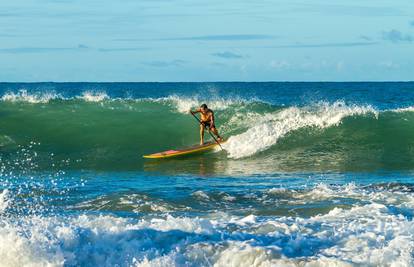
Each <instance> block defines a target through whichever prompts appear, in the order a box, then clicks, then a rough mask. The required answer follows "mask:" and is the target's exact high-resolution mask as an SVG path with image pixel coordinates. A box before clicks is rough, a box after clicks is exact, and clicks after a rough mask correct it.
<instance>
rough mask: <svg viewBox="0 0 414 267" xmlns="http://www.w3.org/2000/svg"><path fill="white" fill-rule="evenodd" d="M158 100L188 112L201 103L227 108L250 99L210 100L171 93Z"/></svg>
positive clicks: (219, 108)
mask: <svg viewBox="0 0 414 267" xmlns="http://www.w3.org/2000/svg"><path fill="white" fill-rule="evenodd" d="M155 101H157V102H171V103H172V104H173V106H174V108H175V109H176V110H177V111H178V112H180V113H188V111H189V110H190V109H195V108H198V107H200V105H201V104H203V103H206V104H207V105H208V107H209V108H211V109H213V110H225V109H227V108H229V107H231V106H235V105H243V104H244V103H248V102H250V101H252V100H250V101H246V100H243V99H241V98H229V99H224V98H215V97H213V98H208V101H207V100H206V99H204V98H201V97H197V96H194V97H182V96H177V95H171V96H168V97H163V98H159V99H155Z"/></svg>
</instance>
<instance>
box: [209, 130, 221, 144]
mask: <svg viewBox="0 0 414 267" xmlns="http://www.w3.org/2000/svg"><path fill="white" fill-rule="evenodd" d="M210 130H211V131H212V132H213V133H214V134H215V135H216V136H217V138H218V139H219V141H221V140H222V139H221V137H220V135H219V133H218V131H217V129H216V127H213V128H211V129H210Z"/></svg>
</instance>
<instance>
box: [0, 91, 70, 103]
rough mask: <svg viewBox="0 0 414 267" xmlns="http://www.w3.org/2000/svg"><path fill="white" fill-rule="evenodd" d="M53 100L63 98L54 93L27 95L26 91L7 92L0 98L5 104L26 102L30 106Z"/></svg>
mask: <svg viewBox="0 0 414 267" xmlns="http://www.w3.org/2000/svg"><path fill="white" fill-rule="evenodd" d="M55 99H63V97H62V96H61V95H59V94H57V93H55V92H42V93H29V92H28V91H27V90H19V91H18V92H7V93H5V94H4V95H3V96H2V97H1V100H2V101H5V102H26V103H32V104H38V103H48V102H49V101H50V100H55Z"/></svg>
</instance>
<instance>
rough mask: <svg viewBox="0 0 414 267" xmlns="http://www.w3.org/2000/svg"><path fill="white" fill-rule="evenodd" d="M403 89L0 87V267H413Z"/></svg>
mask: <svg viewBox="0 0 414 267" xmlns="http://www.w3.org/2000/svg"><path fill="white" fill-rule="evenodd" d="M413 89H414V83H0V116H1V118H2V120H1V124H0V151H1V152H0V177H1V179H0V266H413V265H414V223H413V215H414V183H413V179H412V178H413V170H414V139H413V136H414V108H413V107H414V90H413ZM202 103H206V104H208V105H209V107H210V108H212V109H213V110H214V111H215V114H216V124H217V126H218V129H219V131H220V133H221V134H222V135H223V136H224V137H226V138H228V142H227V143H226V144H225V145H223V150H221V149H217V150H216V151H212V152H209V153H205V154H199V155H195V156H193V157H185V158H178V159H171V160H164V161H154V160H144V159H143V158H142V155H144V154H148V153H153V152H157V151H161V150H166V149H171V148H180V147H186V146H191V145H193V144H196V143H197V142H198V125H197V124H196V123H195V120H194V118H192V117H191V116H190V115H189V113H188V110H189V109H194V108H196V107H198V106H199V105H200V104H202Z"/></svg>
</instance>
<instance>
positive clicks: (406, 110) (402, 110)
mask: <svg viewBox="0 0 414 267" xmlns="http://www.w3.org/2000/svg"><path fill="white" fill-rule="evenodd" d="M391 111H394V112H414V107H413V106H411V107H406V108H397V109H393V110H391Z"/></svg>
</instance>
